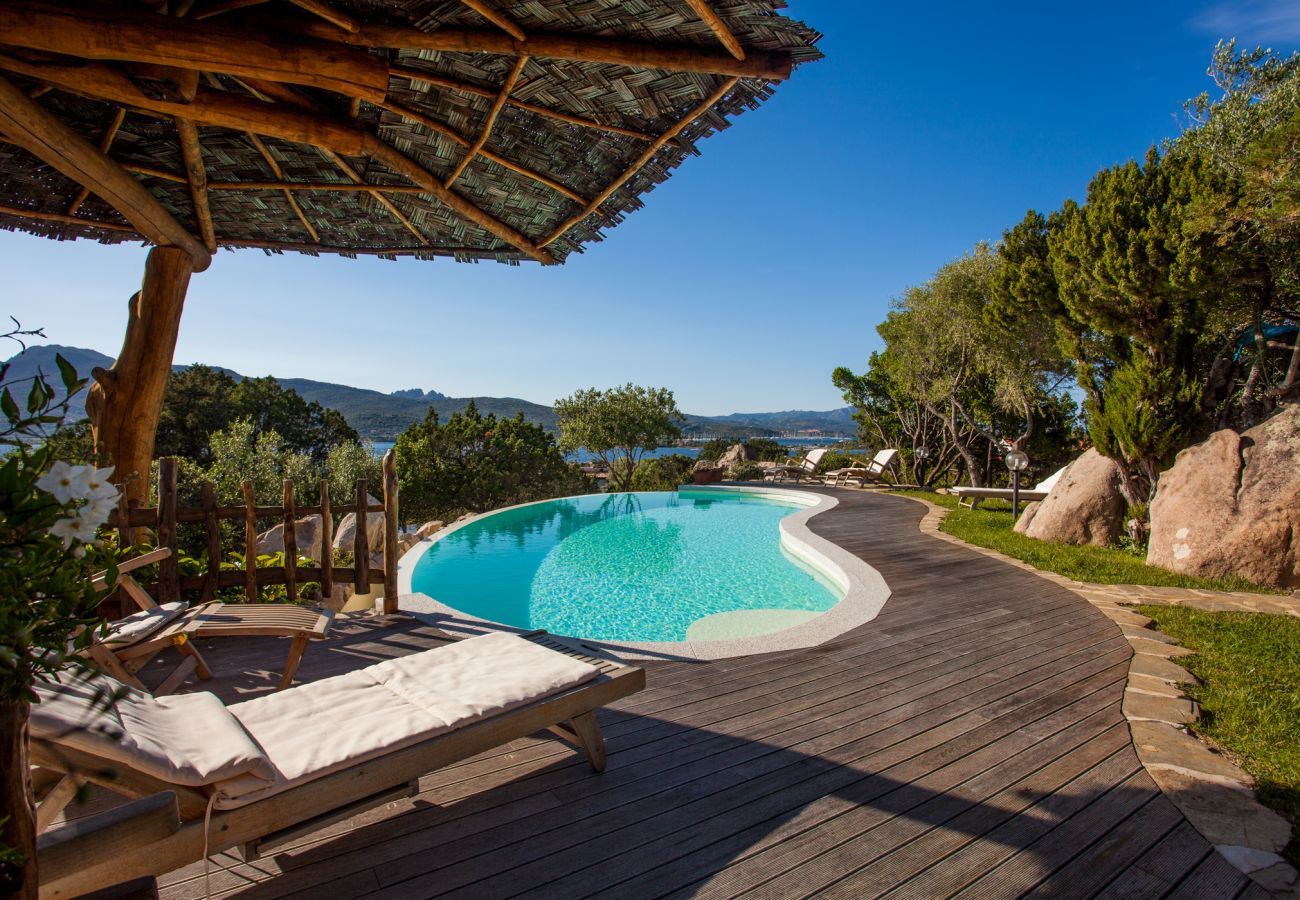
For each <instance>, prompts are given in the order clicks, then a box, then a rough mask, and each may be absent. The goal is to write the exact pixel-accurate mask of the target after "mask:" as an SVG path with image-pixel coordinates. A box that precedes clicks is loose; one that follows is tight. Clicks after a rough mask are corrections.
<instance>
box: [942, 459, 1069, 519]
mask: <svg viewBox="0 0 1300 900" xmlns="http://www.w3.org/2000/svg"><path fill="white" fill-rule="evenodd" d="M1068 468H1069V466H1062V467H1061V468H1059V469H1057V470H1056V471H1055V472H1053V473H1052V474H1051V475H1048V476H1047V477H1046V478H1044V479H1043V480H1042V481H1040V482H1038V484H1036V485H1034V486H1033V487H1032V488H1021V489H1020V499H1021V500H1029V501H1031V500H1043V499H1045V498H1046V497H1047V495H1048V494H1050V493H1051V492H1052V487H1053V486H1054V485H1055V484H1056V482H1058V481H1060V480H1061V476H1062V475H1064V474H1065V470H1066V469H1068ZM948 492H949V493H951V494H956V495H957V505H958V506H969V507H970V508H971V509H974V508H975V507H977V506H979V504H980V501H981V500H1010V499H1011V498H1012V491H1011V488H981V487H955V488H949V489H948Z"/></svg>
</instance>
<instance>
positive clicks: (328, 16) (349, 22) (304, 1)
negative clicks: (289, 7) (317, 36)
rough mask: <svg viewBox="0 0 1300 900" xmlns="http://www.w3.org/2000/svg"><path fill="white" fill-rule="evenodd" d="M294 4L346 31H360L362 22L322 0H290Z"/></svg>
mask: <svg viewBox="0 0 1300 900" xmlns="http://www.w3.org/2000/svg"><path fill="white" fill-rule="evenodd" d="M289 2H290V3H292V4H293V5H294V6H297V7H298V8H300V9H305V10H307V12H309V13H311V14H312V15H314V16H320V17H321V18H322V19H324V20H325V21H326V22H329V23H330V24H331V25H335V26H337V27H339V28H342V29H343V30H344V31H354V32H355V31H360V30H361V23H359V22H358V21H357V20H356V19H354V18H352V17H351V16H349V15H347V14H346V13H341V12H339V11H338V10H337V9H332V8H330V7H329V6H327V5H326V4H324V3H322V2H320V0H289Z"/></svg>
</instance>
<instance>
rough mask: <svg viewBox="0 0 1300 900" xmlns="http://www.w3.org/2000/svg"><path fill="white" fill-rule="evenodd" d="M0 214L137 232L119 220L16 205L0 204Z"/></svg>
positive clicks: (105, 229)
mask: <svg viewBox="0 0 1300 900" xmlns="http://www.w3.org/2000/svg"><path fill="white" fill-rule="evenodd" d="M0 216H19V217H21V218H24V219H35V220H36V221H37V222H55V223H58V224H59V225H80V226H83V227H85V228H99V229H102V230H104V231H120V232H123V233H125V234H139V233H140V232H138V231H136V230H135V229H134V228H132V227H131V226H130V225H123V224H121V223H120V222H100V221H98V220H95V219H85V218H82V217H81V216H65V215H64V214H63V213H49V212H37V211H35V210H31V209H23V208H21V207H18V206H0Z"/></svg>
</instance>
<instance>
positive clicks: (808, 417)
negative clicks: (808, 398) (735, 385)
mask: <svg viewBox="0 0 1300 900" xmlns="http://www.w3.org/2000/svg"><path fill="white" fill-rule="evenodd" d="M713 421H716V422H731V423H734V424H736V425H748V426H750V427H754V428H768V429H771V430H773V431H779V432H784V433H788V432H796V431H822V432H826V433H828V434H853V433H855V432H856V431H857V423H856V422H854V421H853V407H851V406H844V407H841V408H840V409H832V410H827V411H826V412H815V411H813V410H807V409H791V410H787V411H785V412H770V413H732V414H731V415H729V416H715V417H714V419H713Z"/></svg>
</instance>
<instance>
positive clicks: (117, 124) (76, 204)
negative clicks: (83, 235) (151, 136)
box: [68, 107, 126, 216]
mask: <svg viewBox="0 0 1300 900" xmlns="http://www.w3.org/2000/svg"><path fill="white" fill-rule="evenodd" d="M125 118H126V110H124V109H122V108H121V107H119V108H118V110H117V112H115V113H114V114H113V121H112V122H110V123H109V126H108V129H107V130H106V131H105V132H104V136H103V137H102V138H100V139H99V150H100V152H101V153H107V152H108V150H109V148H110V147H112V146H113V140H114V139H115V138H116V137H117V131H118V129H119V128H121V127H122V120H123V119H125ZM89 196H90V191H89V190H88V189H87V188H85V187H84V186H83V187H81V188H80V189H78V190H77V196H76V197H74V198H72V202H71V203H69V204H68V215H70V216H71V215H75V214H76V212H77V210H79V209H80V208H81V204H83V203H85V202H86V198H87V197H89Z"/></svg>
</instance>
